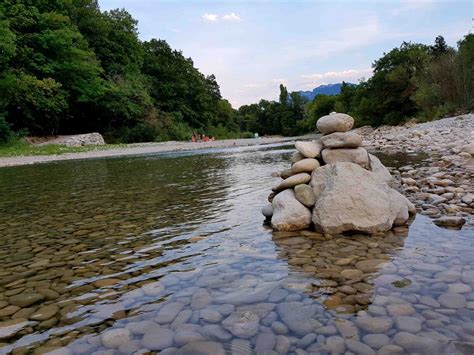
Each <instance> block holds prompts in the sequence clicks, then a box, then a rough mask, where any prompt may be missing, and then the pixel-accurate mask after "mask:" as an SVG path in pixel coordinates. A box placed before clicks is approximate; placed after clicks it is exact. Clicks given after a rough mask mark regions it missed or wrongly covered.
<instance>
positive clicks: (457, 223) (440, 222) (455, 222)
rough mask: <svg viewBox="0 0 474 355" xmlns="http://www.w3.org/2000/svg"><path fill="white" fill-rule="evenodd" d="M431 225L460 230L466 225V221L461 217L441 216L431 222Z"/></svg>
mask: <svg viewBox="0 0 474 355" xmlns="http://www.w3.org/2000/svg"><path fill="white" fill-rule="evenodd" d="M433 223H434V224H436V225H437V226H440V227H451V228H461V227H462V226H463V225H464V223H466V219H465V218H463V217H455V216H442V217H440V218H437V219H435V220H433Z"/></svg>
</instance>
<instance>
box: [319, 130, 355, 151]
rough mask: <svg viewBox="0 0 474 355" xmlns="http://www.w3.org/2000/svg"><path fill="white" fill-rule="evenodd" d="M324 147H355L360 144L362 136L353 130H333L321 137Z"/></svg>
mask: <svg viewBox="0 0 474 355" xmlns="http://www.w3.org/2000/svg"><path fill="white" fill-rule="evenodd" d="M320 141H321V143H323V147H324V148H357V147H360V146H361V145H362V137H361V136H360V135H358V134H357V133H355V132H335V133H331V134H328V135H326V136H323V137H321V139H320Z"/></svg>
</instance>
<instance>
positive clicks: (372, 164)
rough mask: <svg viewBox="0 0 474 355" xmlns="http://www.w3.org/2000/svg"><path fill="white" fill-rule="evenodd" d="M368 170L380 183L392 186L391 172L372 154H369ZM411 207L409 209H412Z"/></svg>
mask: <svg viewBox="0 0 474 355" xmlns="http://www.w3.org/2000/svg"><path fill="white" fill-rule="evenodd" d="M369 170H370V171H371V172H373V173H374V174H375V176H376V177H377V178H378V180H379V181H380V182H381V183H384V184H389V185H390V186H392V184H393V177H392V174H390V171H388V169H387V168H386V167H385V166H384V165H383V164H382V162H381V161H380V159H379V158H377V157H376V156H375V155H372V154H369ZM392 187H393V186H392ZM413 208H414V207H413ZM413 208H412V209H411V210H413Z"/></svg>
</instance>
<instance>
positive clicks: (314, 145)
mask: <svg viewBox="0 0 474 355" xmlns="http://www.w3.org/2000/svg"><path fill="white" fill-rule="evenodd" d="M295 147H296V150H298V152H300V153H301V155H303V156H304V157H306V158H318V157H320V156H321V150H322V149H323V145H322V144H321V142H320V141H310V142H296V143H295Z"/></svg>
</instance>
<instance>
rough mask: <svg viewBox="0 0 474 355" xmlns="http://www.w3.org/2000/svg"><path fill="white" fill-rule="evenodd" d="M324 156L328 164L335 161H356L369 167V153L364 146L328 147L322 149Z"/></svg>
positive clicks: (364, 166)
mask: <svg viewBox="0 0 474 355" xmlns="http://www.w3.org/2000/svg"><path fill="white" fill-rule="evenodd" d="M321 154H322V157H323V160H324V162H325V163H326V164H333V163H342V162H348V163H355V164H359V165H360V166H362V167H363V168H368V167H369V154H368V153H367V151H366V150H365V149H364V148H361V147H359V148H352V149H351V148H341V149H332V148H326V149H324V150H323V151H322V153H321Z"/></svg>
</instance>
